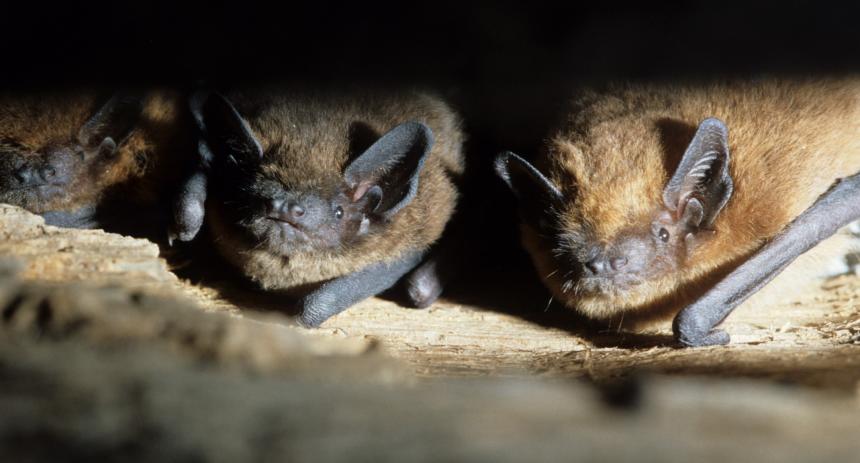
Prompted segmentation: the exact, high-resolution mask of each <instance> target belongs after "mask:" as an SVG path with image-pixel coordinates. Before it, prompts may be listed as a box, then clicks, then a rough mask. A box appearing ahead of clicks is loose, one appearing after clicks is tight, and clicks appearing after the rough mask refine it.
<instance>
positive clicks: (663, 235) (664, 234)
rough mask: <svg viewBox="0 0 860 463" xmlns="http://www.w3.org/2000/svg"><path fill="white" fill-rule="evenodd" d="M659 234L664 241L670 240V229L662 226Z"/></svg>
mask: <svg viewBox="0 0 860 463" xmlns="http://www.w3.org/2000/svg"><path fill="white" fill-rule="evenodd" d="M657 236H658V237H659V238H660V241H662V242H664V243H668V242H669V230H666V229H665V228H661V229H660V231H659V232H657Z"/></svg>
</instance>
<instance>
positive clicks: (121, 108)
mask: <svg viewBox="0 0 860 463" xmlns="http://www.w3.org/2000/svg"><path fill="white" fill-rule="evenodd" d="M142 112H143V95H142V94H139V93H135V92H119V93H117V94H115V95H114V96H113V97H111V99H110V100H108V102H107V103H105V104H104V105H103V106H102V107H101V108H99V109H98V111H96V113H95V114H93V116H92V117H90V119H89V120H87V122H85V123H84V125H83V127H81V129H80V130H79V131H78V141H79V142H80V143H81V145H82V146H84V147H85V148H87V149H89V150H98V153H99V156H100V157H108V156H112V155H113V154H114V153H115V152H116V149H117V146H119V145H120V144H122V142H123V141H125V139H126V138H128V136H129V135H131V131H132V130H134V126H135V124H137V121H138V119H139V118H140V114H141V113H142Z"/></svg>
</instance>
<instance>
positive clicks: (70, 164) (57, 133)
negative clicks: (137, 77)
mask: <svg viewBox="0 0 860 463" xmlns="http://www.w3.org/2000/svg"><path fill="white" fill-rule="evenodd" d="M182 109H183V104H182V100H181V99H180V98H179V95H176V94H172V93H170V92H153V93H151V94H149V95H144V94H142V93H130V92H129V93H118V94H116V95H114V96H113V97H112V98H99V97H98V96H97V95H96V94H95V93H94V92H90V91H77V92H72V91H67V92H63V93H43V94H25V95H19V94H5V95H2V96H0V202H5V203H10V204H14V205H17V206H21V207H24V208H26V209H29V210H30V211H32V212H36V213H40V214H42V215H43V216H44V217H45V219H46V221H47V222H48V223H49V224H53V225H62V226H73V227H84V228H87V227H95V226H98V225H100V223H99V221H98V220H97V217H96V212H97V211H96V209H97V207H98V206H100V205H101V204H102V202H103V201H105V200H110V199H119V200H120V202H132V203H135V204H140V203H147V202H151V201H153V200H154V199H155V198H156V197H158V196H162V197H163V196H167V195H166V194H165V192H164V191H162V190H165V189H166V188H168V184H169V181H167V180H168V178H169V177H170V176H171V175H174V174H171V172H177V171H178V167H179V166H180V165H181V164H179V163H180V162H181V161H180V157H179V156H170V155H169V154H166V153H164V152H165V151H170V149H171V148H173V149H176V150H181V149H182V147H180V146H177V145H178V143H176V139H177V138H178V137H180V132H181V130H182V128H181V127H179V126H178V125H177V122H176V121H177V120H178V119H180V115H179V114H180V111H181V110H182ZM185 129H186V131H187V130H188V129H190V126H186V128H185ZM188 138H191V137H188ZM186 149H187V148H186ZM177 177H178V176H177Z"/></svg>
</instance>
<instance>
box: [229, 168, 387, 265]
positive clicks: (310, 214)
mask: <svg viewBox="0 0 860 463" xmlns="http://www.w3.org/2000/svg"><path fill="white" fill-rule="evenodd" d="M223 168H224V169H228V170H237V171H241V170H242V169H243V166H240V165H239V164H238V162H237V161H235V160H230V159H228V161H227V163H226V165H224V166H223ZM256 170H257V171H256V172H246V173H245V174H244V175H242V174H239V175H236V176H234V175H231V174H227V175H225V176H223V177H222V178H229V179H231V180H232V181H229V182H219V190H220V191H221V192H222V194H223V197H224V198H225V201H224V203H223V204H224V206H223V208H222V213H223V214H225V215H226V216H227V217H229V220H231V222H233V223H235V224H237V225H238V227H239V228H240V229H242V230H244V231H245V232H246V233H247V234H248V235H249V236H251V237H252V241H253V242H254V243H256V244H258V245H259V246H260V247H262V248H264V249H267V250H268V251H269V252H272V253H274V254H278V255H283V256H289V255H291V254H294V253H296V252H311V251H321V250H335V249H338V248H341V247H344V246H349V245H350V244H351V243H353V242H354V241H355V240H357V239H359V238H360V237H361V236H363V235H365V234H366V233H367V232H368V230H369V226H370V219H369V218H368V216H369V214H370V213H371V211H372V210H373V208H374V207H375V206H376V201H375V200H374V197H373V195H369V194H361V193H358V194H357V193H356V191H354V189H352V188H350V186H349V185H347V184H346V183H345V182H344V181H343V180H340V181H338V180H339V179H332V180H333V181H330V182H326V183H329V185H328V186H327V187H322V188H319V189H314V190H304V189H295V188H290V186H289V185H286V184H284V183H283V182H282V181H280V179H278V178H277V176H275V175H269V174H268V173H269V172H271V171H272V170H273V169H272V168H271V166H269V165H267V164H266V163H263V164H261V165H259V166H258V167H257V169H256ZM234 173H238V172H235V171H234ZM356 196H357V198H356ZM353 198H356V199H355V200H354V199H353Z"/></svg>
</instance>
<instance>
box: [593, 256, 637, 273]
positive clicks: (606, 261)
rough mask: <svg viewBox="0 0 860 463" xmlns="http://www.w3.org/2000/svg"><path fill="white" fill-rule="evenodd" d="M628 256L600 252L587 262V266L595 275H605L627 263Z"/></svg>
mask: <svg viewBox="0 0 860 463" xmlns="http://www.w3.org/2000/svg"><path fill="white" fill-rule="evenodd" d="M627 262H628V261H627V258H626V257H623V256H613V257H609V256H606V255H604V254H600V255H598V256H597V257H595V258H593V259H591V260H590V261H588V262H586V263H585V264H584V265H585V268H586V269H588V271H589V272H591V274H592V275H595V276H604V275H609V274H612V273H615V272H617V271H619V270H621V269H622V268H624V267H625V266H626V265H627Z"/></svg>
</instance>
